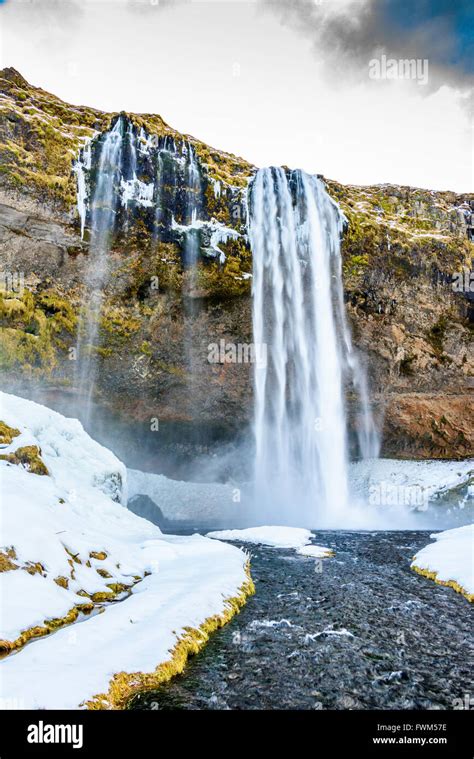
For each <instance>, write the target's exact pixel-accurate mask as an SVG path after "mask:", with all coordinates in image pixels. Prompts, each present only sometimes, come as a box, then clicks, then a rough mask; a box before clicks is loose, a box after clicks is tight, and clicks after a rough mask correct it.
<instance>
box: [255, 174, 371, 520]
mask: <svg viewBox="0 0 474 759" xmlns="http://www.w3.org/2000/svg"><path fill="white" fill-rule="evenodd" d="M249 210H250V226H249V234H250V241H251V245H252V253H253V329H254V343H255V345H256V347H258V348H260V347H261V346H265V348H266V356H267V359H266V362H265V364H264V365H256V366H255V388H254V390H255V401H254V403H255V416H254V430H255V445H256V461H255V504H256V506H255V508H256V510H257V513H258V516H259V517H260V518H261V519H271V520H272V521H273V523H275V519H278V520H279V521H280V522H282V523H287V524H288V523H292V524H295V523H296V522H297V523H298V525H299V524H302V523H304V524H307V525H309V526H312V527H314V526H316V525H318V526H321V525H322V524H325V523H329V522H331V523H332V524H334V523H335V522H336V521H338V522H340V523H343V520H344V515H345V514H347V512H348V509H349V487H348V443H347V430H346V426H347V425H346V410H345V393H344V379H345V376H346V375H347V374H350V375H351V379H352V381H353V383H354V387H355V389H356V390H358V391H359V395H360V403H361V407H362V415H363V417H364V420H365V421H364V429H362V431H361V441H360V447H361V449H363V450H364V452H365V453H375V448H376V434H375V427H374V425H373V421H372V417H371V414H370V408H369V406H368V398H367V392H366V387H367V386H366V382H365V378H364V377H363V373H362V370H361V368H360V366H359V364H358V361H357V358H356V355H355V353H354V350H353V347H352V342H351V337H350V332H349V329H348V325H347V320H346V316H345V312H344V301H343V291H342V278H341V256H340V238H341V234H342V227H343V221H344V218H343V216H342V214H341V212H340V210H339V208H338V206H337V205H336V204H335V203H334V201H333V200H332V199H331V198H330V196H329V195H328V194H327V192H326V190H325V187H324V184H323V182H322V181H321V180H320V179H318V178H317V177H313V176H309V175H308V174H305V173H304V172H303V171H292V172H289V173H288V175H287V173H286V172H285V171H284V169H282V168H270V169H261V170H260V171H258V172H257V174H256V177H255V179H254V180H253V183H252V185H251V188H250V203H249ZM262 353H263V351H262Z"/></svg>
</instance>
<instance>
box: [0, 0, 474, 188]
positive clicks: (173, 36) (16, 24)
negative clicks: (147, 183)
mask: <svg viewBox="0 0 474 759" xmlns="http://www.w3.org/2000/svg"><path fill="white" fill-rule="evenodd" d="M473 9H474V2H472V0H466V2H465V1H464V0H291V1H290V0H253V2H250V1H249V0H205V1H203V0H82V1H81V2H79V0H56V1H54V0H3V2H2V0H0V65H1V67H2V68H3V67H4V66H13V67H14V68H16V69H17V70H18V71H19V72H20V73H21V74H22V75H23V76H24V77H25V78H26V79H27V80H28V81H29V82H30V83H31V84H34V85H36V86H40V87H42V88H43V89H46V90H48V91H50V92H53V93H54V94H56V95H58V96H59V97H61V98H62V99H63V100H65V101H67V102H70V103H74V104H84V105H89V106H94V107H96V108H99V109H101V110H105V111H119V110H127V111H135V112H142V113H143V112H147V113H159V114H160V115H161V116H162V117H163V118H164V119H165V121H166V122H167V123H169V124H170V125H171V126H173V127H174V128H176V129H178V130H180V131H182V132H184V133H187V134H192V135H193V136H194V137H197V138H199V139H201V140H204V141H205V142H207V143H209V144H210V145H212V146H214V147H216V148H220V149H223V150H227V151H229V152H231V153H235V154H237V155H240V156H242V157H244V158H246V159H247V160H249V161H250V162H252V163H254V164H256V165H257V166H268V165H286V166H290V167H292V168H297V167H299V168H303V169H305V170H306V171H309V172H312V173H321V174H323V175H324V176H326V177H328V178H331V179H336V180H338V181H340V182H344V183H352V184H372V183H381V182H391V183H395V184H406V185H412V186H418V187H424V188H429V189H436V190H455V191H458V192H468V191H474V153H473V134H474V132H473V94H472V93H473V82H474V19H473V15H474V14H473ZM384 57H385V58H384ZM405 58H407V59H413V60H414V61H415V68H414V69H411V68H410V77H407V71H408V70H406V71H405V70H404V69H403V68H401V67H400V66H399V65H398V61H399V60H400V59H405ZM374 61H375V63H374ZM384 61H385V62H384ZM390 61H395V63H394V64H390ZM387 62H388V63H387ZM395 76H396V77H397V78H394V77H395ZM389 77H390V78H389Z"/></svg>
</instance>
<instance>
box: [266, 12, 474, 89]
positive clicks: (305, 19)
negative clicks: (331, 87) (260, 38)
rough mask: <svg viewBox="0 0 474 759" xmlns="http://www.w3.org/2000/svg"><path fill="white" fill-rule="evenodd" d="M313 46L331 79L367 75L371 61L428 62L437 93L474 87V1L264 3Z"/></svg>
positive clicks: (430, 84) (433, 86) (431, 84)
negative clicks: (382, 58) (447, 87)
mask: <svg viewBox="0 0 474 759" xmlns="http://www.w3.org/2000/svg"><path fill="white" fill-rule="evenodd" d="M260 5H261V6H262V7H264V8H266V9H268V10H270V11H272V12H273V13H276V14H277V15H278V17H279V18H280V20H281V22H282V23H283V24H285V25H288V26H289V27H291V28H293V29H295V30H296V31H297V32H299V33H300V34H302V35H304V36H305V37H307V38H308V39H310V40H311V41H312V42H313V47H314V51H315V53H316V54H317V55H318V57H320V58H321V59H322V60H323V61H324V63H325V64H326V68H327V71H328V74H331V73H332V74H334V75H335V76H336V78H338V77H340V76H341V75H342V76H344V77H347V78H349V79H353V78H359V79H362V78H363V77H364V78H365V77H366V76H367V71H368V66H369V62H370V60H371V59H373V58H374V57H380V56H381V55H382V54H385V55H386V56H387V57H390V58H395V59H406V58H410V59H411V58H415V59H427V60H428V62H429V83H428V87H427V88H424V89H425V91H429V92H432V91H433V90H437V89H439V88H440V87H441V86H443V85H444V84H448V85H451V86H454V87H457V88H459V89H460V90H463V91H465V92H466V94H467V93H468V92H469V91H471V92H472V88H473V85H474V49H473V44H474V3H473V0H354V2H352V3H349V4H348V3H344V4H342V5H341V4H339V3H338V2H336V0H320V1H318V0H260Z"/></svg>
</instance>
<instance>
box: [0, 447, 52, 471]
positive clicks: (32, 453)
mask: <svg viewBox="0 0 474 759" xmlns="http://www.w3.org/2000/svg"><path fill="white" fill-rule="evenodd" d="M0 459H2V460H3V461H8V462H9V463H10V464H16V465H19V466H23V467H25V469H27V470H28V471H29V472H31V473H32V474H39V475H48V474H49V472H48V468H47V467H46V465H45V463H44V462H43V461H42V459H41V449H40V448H38V446H37V445H24V446H22V447H21V448H17V449H16V451H14V452H13V453H3V454H0Z"/></svg>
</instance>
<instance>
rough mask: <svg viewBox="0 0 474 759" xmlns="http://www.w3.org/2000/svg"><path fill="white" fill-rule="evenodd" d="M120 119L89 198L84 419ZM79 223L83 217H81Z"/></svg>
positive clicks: (81, 358)
mask: <svg viewBox="0 0 474 759" xmlns="http://www.w3.org/2000/svg"><path fill="white" fill-rule="evenodd" d="M122 144H123V123H122V119H121V118H119V119H117V121H116V122H115V125H114V127H113V128H112V129H111V130H110V131H109V132H106V133H105V135H104V137H103V140H102V142H101V144H100V153H99V160H98V168H97V179H96V184H95V189H94V192H93V194H92V198H91V201H90V229H91V237H90V245H89V260H88V265H87V270H86V273H85V277H84V297H83V303H82V308H81V314H80V318H79V326H78V341H77V353H78V356H77V365H76V389H77V391H78V395H79V398H80V400H81V404H82V408H83V414H82V416H83V419H84V421H85V422H86V423H87V421H88V417H89V414H90V404H91V399H92V391H93V387H94V380H95V374H96V361H95V355H94V350H95V347H96V343H97V335H98V331H99V320H100V312H101V307H102V300H103V289H104V286H105V285H106V283H107V278H108V253H109V248H110V238H111V234H112V233H113V230H114V226H115V214H116V208H117V201H118V197H119V194H118V186H119V184H120V176H121V174H120V167H121V153H122ZM81 223H82V219H81Z"/></svg>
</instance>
